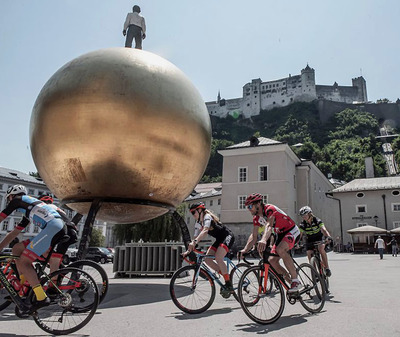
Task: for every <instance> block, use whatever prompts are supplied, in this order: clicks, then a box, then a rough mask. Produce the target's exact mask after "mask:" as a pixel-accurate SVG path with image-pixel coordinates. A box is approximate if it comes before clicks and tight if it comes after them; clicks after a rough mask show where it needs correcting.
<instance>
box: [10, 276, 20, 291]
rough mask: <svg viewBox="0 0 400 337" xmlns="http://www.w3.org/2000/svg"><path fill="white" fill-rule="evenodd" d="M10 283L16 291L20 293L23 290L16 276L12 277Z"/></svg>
mask: <svg viewBox="0 0 400 337" xmlns="http://www.w3.org/2000/svg"><path fill="white" fill-rule="evenodd" d="M10 283H11V285H12V286H13V287H14V289H15V290H16V291H19V290H20V289H21V283H20V282H19V280H18V278H17V277H16V276H14V275H13V276H12V278H11V280H10Z"/></svg>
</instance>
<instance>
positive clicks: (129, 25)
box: [122, 5, 146, 49]
mask: <svg viewBox="0 0 400 337" xmlns="http://www.w3.org/2000/svg"><path fill="white" fill-rule="evenodd" d="M140 12H141V10H140V7H139V6H137V5H135V6H133V8H132V13H128V14H127V16H126V19H125V23H124V30H123V31H122V34H123V35H124V36H126V39H125V47H126V48H132V41H133V38H135V48H136V49H142V40H144V39H145V38H146V22H145V20H144V17H143V16H141V15H140V14H139V13H140Z"/></svg>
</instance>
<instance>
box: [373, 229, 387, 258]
mask: <svg viewBox="0 0 400 337" xmlns="http://www.w3.org/2000/svg"><path fill="white" fill-rule="evenodd" d="M376 247H378V251H379V256H380V257H381V260H382V259H383V250H384V249H385V241H383V239H382V238H381V236H380V235H379V236H378V239H377V240H376V241H375V248H376Z"/></svg>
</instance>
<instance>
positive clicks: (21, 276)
mask: <svg viewBox="0 0 400 337" xmlns="http://www.w3.org/2000/svg"><path fill="white" fill-rule="evenodd" d="M19 279H20V283H21V285H24V283H25V281H26V278H25V276H24V275H23V274H21V275H20V278H19Z"/></svg>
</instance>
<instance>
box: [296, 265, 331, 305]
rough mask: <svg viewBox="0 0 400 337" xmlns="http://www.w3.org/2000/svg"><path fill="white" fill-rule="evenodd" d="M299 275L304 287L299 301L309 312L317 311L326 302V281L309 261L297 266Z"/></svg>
mask: <svg viewBox="0 0 400 337" xmlns="http://www.w3.org/2000/svg"><path fill="white" fill-rule="evenodd" d="M297 277H298V279H299V280H300V282H301V284H302V286H303V288H302V289H301V290H300V291H299V295H300V296H299V301H300V303H301V305H302V306H303V307H304V309H306V310H307V311H308V312H311V313H317V312H320V311H321V310H322V308H323V307H324V304H325V283H324V282H323V280H322V279H321V277H320V276H319V273H318V272H317V271H316V270H315V269H314V267H312V266H311V265H310V264H309V263H302V264H301V265H300V266H299V267H298V268H297Z"/></svg>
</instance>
